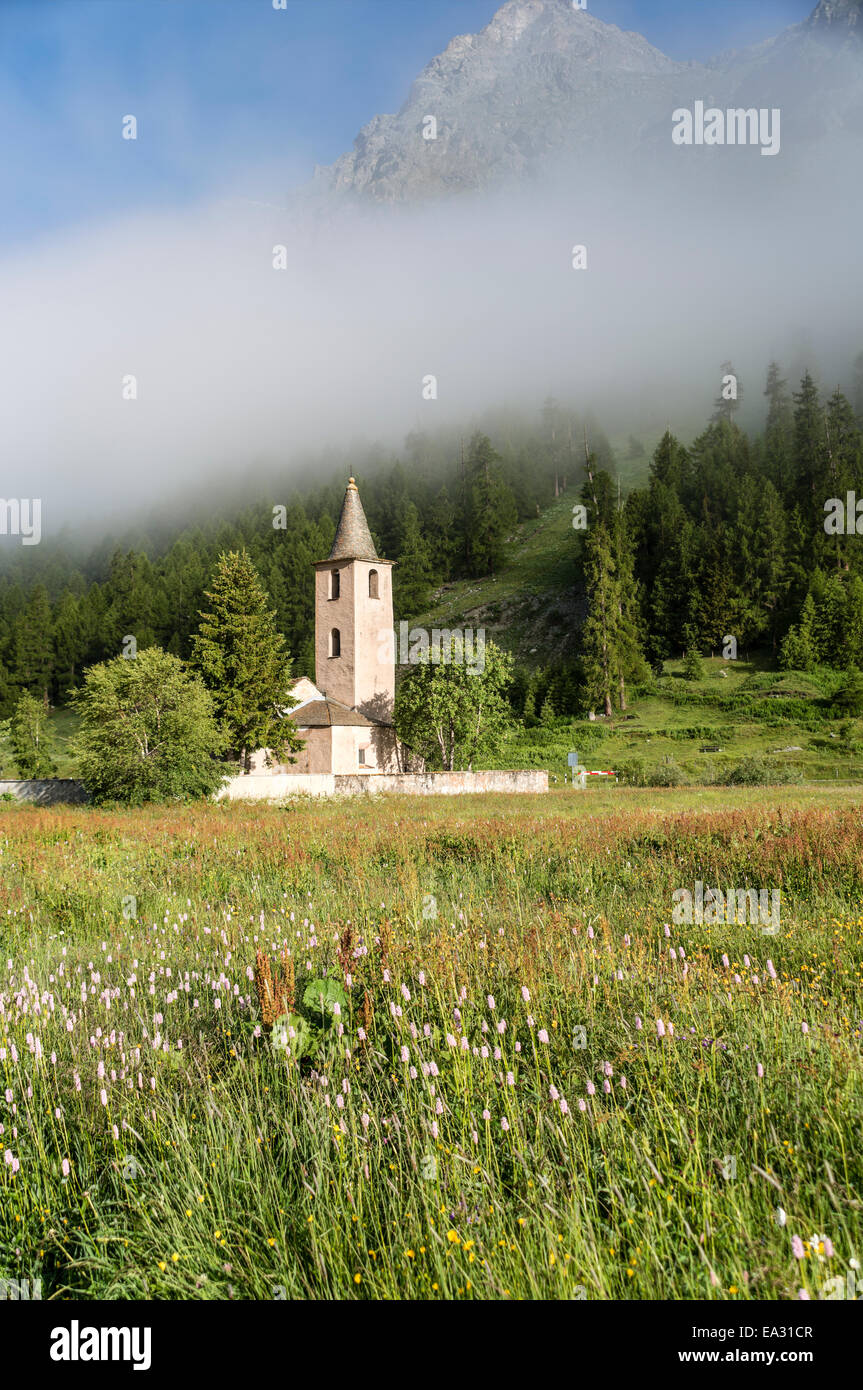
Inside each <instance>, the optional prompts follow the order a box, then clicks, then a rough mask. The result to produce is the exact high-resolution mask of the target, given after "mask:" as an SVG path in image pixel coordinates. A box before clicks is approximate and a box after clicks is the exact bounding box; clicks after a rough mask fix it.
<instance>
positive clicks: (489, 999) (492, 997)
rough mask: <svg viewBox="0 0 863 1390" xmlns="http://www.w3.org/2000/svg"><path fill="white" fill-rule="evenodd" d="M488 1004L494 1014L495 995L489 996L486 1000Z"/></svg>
mask: <svg viewBox="0 0 863 1390" xmlns="http://www.w3.org/2000/svg"><path fill="white" fill-rule="evenodd" d="M486 1003H487V1004H488V1007H489V1008H490V1009H491V1011H492V1013H493V1012H494V995H493V994H490V995H489V996H488V998H487V999H486Z"/></svg>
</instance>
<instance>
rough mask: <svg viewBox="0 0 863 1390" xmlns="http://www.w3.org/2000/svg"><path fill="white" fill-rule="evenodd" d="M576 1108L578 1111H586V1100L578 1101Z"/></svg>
mask: <svg viewBox="0 0 863 1390" xmlns="http://www.w3.org/2000/svg"><path fill="white" fill-rule="evenodd" d="M578 1108H579V1110H586V1109H587V1101H586V1100H580V1101H579V1102H578Z"/></svg>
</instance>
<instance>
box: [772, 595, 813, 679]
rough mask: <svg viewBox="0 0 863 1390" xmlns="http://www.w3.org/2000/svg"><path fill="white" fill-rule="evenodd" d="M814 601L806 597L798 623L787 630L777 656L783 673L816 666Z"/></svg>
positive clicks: (810, 596) (808, 596) (810, 668)
mask: <svg viewBox="0 0 863 1390" xmlns="http://www.w3.org/2000/svg"><path fill="white" fill-rule="evenodd" d="M815 625H816V618H815V601H814V599H813V598H812V595H811V594H807V595H806V599H805V602H804V604H803V609H802V612H801V614H800V622H799V623H798V624H796V625H795V626H794V627H791V628H789V630H788V632H787V634H786V637H785V640H784V642H783V643H782V649H781V651H780V655H779V664H780V666H781V667H782V668H783V670H785V671H811V670H812V669H813V668H814V667H815V666H817V664H818V647H817V643H816V640H815Z"/></svg>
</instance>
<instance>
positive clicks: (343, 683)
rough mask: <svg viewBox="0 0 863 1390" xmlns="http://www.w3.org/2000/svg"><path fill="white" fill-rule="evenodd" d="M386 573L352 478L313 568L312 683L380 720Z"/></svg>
mask: <svg viewBox="0 0 863 1390" xmlns="http://www.w3.org/2000/svg"><path fill="white" fill-rule="evenodd" d="M392 573H393V562H392V561H391V560H381V559H379V558H378V556H377V554H376V553H375V547H374V542H373V541H372V537H371V532H370V531H369V526H368V522H367V521H366V516H365V512H364V511H363V504H362V502H361V501H360V494H359V492H358V491H357V485H356V482H355V481H354V479H353V478H351V480H350V482H349V483H348V486H347V489H346V491H345V500H344V502H343V504H342V514H341V516H340V518H339V525H338V529H337V531H336V538H335V540H334V541H333V547H332V550H331V551H330V553H329V555H328V557H327V559H326V560H320V561H318V563H317V564H316V565H315V684H316V685H317V687H318V689H319V690H320V691H322V692H323V693H324V694H325V695H326V698H327V699H328V700H337V701H338V702H339V703H340V704H343V705H346V706H347V707H348V708H349V709H353V710H358V711H359V712H360V713H361V714H364V715H366V717H367V718H369V719H373V720H380V721H381V722H383V723H389V722H390V721H391V720H392V716H393V705H394V701H395V642H394V638H393V588H392Z"/></svg>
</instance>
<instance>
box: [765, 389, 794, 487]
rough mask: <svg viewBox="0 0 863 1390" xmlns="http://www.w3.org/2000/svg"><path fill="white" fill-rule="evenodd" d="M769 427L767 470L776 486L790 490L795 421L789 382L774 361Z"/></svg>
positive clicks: (766, 443) (768, 411)
mask: <svg viewBox="0 0 863 1390" xmlns="http://www.w3.org/2000/svg"><path fill="white" fill-rule="evenodd" d="M764 394H765V396H766V397H767V425H766V429H765V436H764V439H765V449H766V459H767V467H768V470H769V472H770V476H771V478H772V479H773V481H774V483H775V484H776V486H777V487H778V488H779V489H780V491H781V490H783V489H784V488H785V487H787V485H788V482H789V474H790V471H791V466H792V464H791V433H792V429H793V419H792V414H791V398H790V396H789V394H788V382H787V381H786V380H785V378H784V377H783V376H782V374H781V368H780V366H779V363H778V362H771V363H770V366H769V368H768V369H767V385H766V387H765V390H764Z"/></svg>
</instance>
